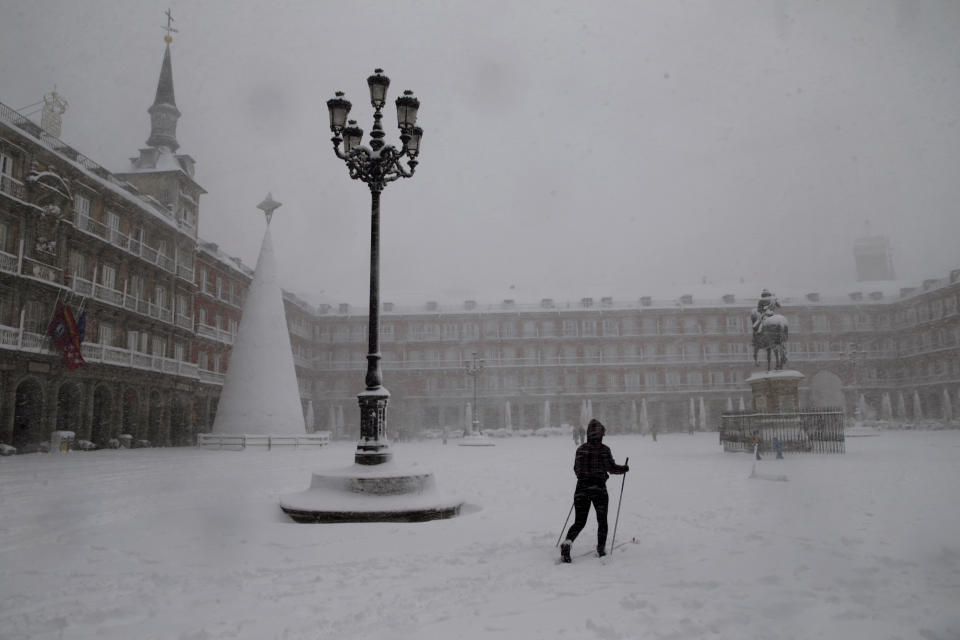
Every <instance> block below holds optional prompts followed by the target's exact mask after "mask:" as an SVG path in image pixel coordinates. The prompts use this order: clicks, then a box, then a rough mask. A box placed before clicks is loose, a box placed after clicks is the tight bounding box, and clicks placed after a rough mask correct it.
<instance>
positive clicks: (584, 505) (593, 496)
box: [567, 480, 610, 547]
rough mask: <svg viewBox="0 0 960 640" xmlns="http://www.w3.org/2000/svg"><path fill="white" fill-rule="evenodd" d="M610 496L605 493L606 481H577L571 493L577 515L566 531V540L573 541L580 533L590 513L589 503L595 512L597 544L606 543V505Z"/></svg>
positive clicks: (600, 545) (602, 544)
mask: <svg viewBox="0 0 960 640" xmlns="http://www.w3.org/2000/svg"><path fill="white" fill-rule="evenodd" d="M609 503H610V497H609V496H608V495H607V485H606V482H602V481H593V482H590V481H583V480H581V481H579V482H577V489H576V491H574V493H573V510H574V511H575V512H576V514H577V517H576V520H574V522H573V524H572V525H570V530H569V531H567V540H569V541H570V542H573V541H574V540H576V539H577V536H578V535H580V531H581V530H583V528H584V527H585V526H586V525H587V516H589V515H590V505H591V504H592V505H593V509H594V511H596V512H597V546H598V547H602V546H604V545H605V544H606V543H607V505H608V504H609Z"/></svg>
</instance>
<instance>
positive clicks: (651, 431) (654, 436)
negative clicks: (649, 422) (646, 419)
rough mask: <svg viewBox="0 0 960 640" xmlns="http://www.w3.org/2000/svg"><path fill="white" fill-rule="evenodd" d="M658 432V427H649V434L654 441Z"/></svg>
mask: <svg viewBox="0 0 960 640" xmlns="http://www.w3.org/2000/svg"><path fill="white" fill-rule="evenodd" d="M658 433H660V429H657V428H656V427H651V428H650V435H651V436H653V441H654V442H656V441H657V434H658Z"/></svg>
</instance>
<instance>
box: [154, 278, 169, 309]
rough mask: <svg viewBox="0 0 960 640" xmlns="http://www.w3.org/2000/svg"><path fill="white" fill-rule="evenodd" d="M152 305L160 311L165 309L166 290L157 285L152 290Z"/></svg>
mask: <svg viewBox="0 0 960 640" xmlns="http://www.w3.org/2000/svg"><path fill="white" fill-rule="evenodd" d="M153 303H154V304H155V305H157V306H158V307H160V308H161V309H166V308H167V289H166V288H165V287H164V286H163V285H160V284H158V285H157V286H155V287H154V289H153Z"/></svg>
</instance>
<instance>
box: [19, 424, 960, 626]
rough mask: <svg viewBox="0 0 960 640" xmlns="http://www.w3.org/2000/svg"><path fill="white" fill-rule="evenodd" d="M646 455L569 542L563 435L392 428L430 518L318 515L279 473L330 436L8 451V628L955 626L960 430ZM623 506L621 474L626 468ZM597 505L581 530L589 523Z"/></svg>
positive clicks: (568, 459) (330, 455)
mask: <svg viewBox="0 0 960 640" xmlns="http://www.w3.org/2000/svg"><path fill="white" fill-rule="evenodd" d="M605 442H607V443H608V444H609V445H610V446H611V448H612V449H613V452H614V456H615V457H616V459H617V461H618V462H622V461H623V459H624V458H625V457H626V456H630V467H631V469H632V471H631V472H630V473H629V475H628V476H627V479H626V485H625V487H626V488H625V491H624V493H623V506H622V511H621V514H620V524H619V529H618V531H617V534H616V535H617V540H618V541H627V540H633V539H635V540H636V544H627V545H625V546H624V547H622V549H621V550H619V551H617V552H616V553H614V554H613V555H612V556H609V557H608V558H606V559H603V560H601V559H597V558H594V557H583V558H580V559H577V560H575V562H574V563H573V564H572V565H559V564H557V563H556V562H555V559H556V558H557V555H558V554H557V551H556V549H555V548H554V544H555V543H556V541H557V537H558V535H559V533H560V528H561V525H562V524H563V520H564V517H565V516H566V515H567V512H568V510H569V507H570V504H571V498H572V493H573V486H574V477H573V473H572V470H571V467H572V463H573V450H574V445H573V443H572V442H571V441H569V440H567V439H566V438H559V437H551V438H517V439H513V440H497V442H496V446H495V447H481V448H475V447H457V446H453V444H452V443H451V444H449V445H446V446H444V445H443V444H441V442H440V441H427V442H419V443H400V444H397V445H394V451H395V454H396V456H397V457H398V458H399V459H401V460H402V461H404V462H414V461H420V462H422V463H425V464H428V465H429V466H430V467H431V468H433V470H434V472H435V473H436V476H437V481H438V483H439V484H440V485H441V486H442V487H443V488H444V489H447V490H452V491H455V492H459V493H460V494H461V495H463V496H464V498H465V499H466V501H467V504H468V506H467V508H466V509H465V511H466V512H467V513H465V514H464V515H463V516H461V517H459V518H455V519H451V520H444V521H435V522H429V523H420V524H391V523H388V524H342V525H317V524H314V525H304V524H296V523H294V522H292V521H290V520H288V519H287V518H286V516H284V514H283V513H282V512H281V511H280V509H279V507H278V496H279V495H281V494H285V493H290V492H295V491H300V490H302V489H304V488H306V486H307V484H308V483H309V481H310V474H311V472H312V471H314V470H315V469H318V468H322V467H342V466H344V465H345V464H349V463H350V461H351V459H352V453H353V444H352V443H345V442H342V443H334V444H333V445H331V446H330V447H329V448H327V449H324V450H322V451H270V452H267V451H248V452H232V451H204V450H198V449H137V450H121V451H97V452H91V453H81V452H73V453H68V454H59V455H43V454H36V455H27V456H18V457H12V458H3V459H0V637H2V638H4V639H6V640H14V639H21V638H23V639H26V638H30V639H31V640H38V639H43V638H69V639H72V640H82V639H86V638H91V639H93V638H96V639H97V640H109V639H122V640H129V639H132V638H137V639H139V640H144V639H149V638H156V639H163V640H170V639H173V640H206V639H212V638H242V639H246V638H250V639H256V640H261V639H272V638H288V639H300V638H309V639H330V640H349V639H354V638H356V639H360V638H362V639H364V640H377V639H382V640H402V639H407V638H409V639H416V640H424V639H432V638H443V639H456V638H463V639H471V640H472V639H480V638H483V639H488V638H518V639H520V638H523V639H533V638H551V639H554V638H578V639H580V638H588V639H589V638H599V639H603V640H613V639H616V638H658V639H662V638H677V639H695V638H731V639H736V640H748V639H755V638H756V639H759V638H763V639H768V638H828V639H829V638H842V639H844V640H858V639H863V640H878V639H883V638H903V639H908V638H909V639H911V640H912V639H916V638H922V639H924V640H947V639H955V638H958V637H960V614H958V613H956V605H957V603H958V602H960V509H958V504H960V502H958V499H957V490H958V488H960V431H955V430H951V431H939V432H936V431H910V432H907V431H882V432H879V433H878V434H877V435H876V436H875V437H855V438H849V439H848V440H847V453H846V454H845V455H825V456H795V457H789V458H787V459H785V460H781V461H776V460H767V459H764V460H763V461H762V462H760V463H759V467H758V471H761V472H769V473H771V474H786V475H787V476H788V477H789V481H788V482H771V481H766V480H758V479H748V477H747V476H748V475H749V473H750V470H751V466H752V464H753V461H752V460H751V459H750V457H749V456H747V455H744V454H730V453H728V454H724V453H722V452H721V450H720V447H719V446H718V444H717V436H716V434H696V435H692V436H691V435H687V434H682V435H681V434H665V435H663V436H661V437H660V439H659V441H658V442H656V443H654V442H653V441H652V440H650V439H649V438H642V437H639V436H612V437H608V438H606V439H605ZM608 487H609V489H610V496H611V505H612V506H611V518H610V520H611V522H610V524H611V529H612V527H613V520H614V517H615V513H616V503H617V498H618V496H619V494H620V487H621V477H619V476H615V477H613V478H611V480H610V482H609V483H608ZM595 532H596V527H595V524H594V520H593V516H592V514H591V519H590V521H589V523H588V525H587V528H586V529H585V530H584V533H583V534H582V535H581V537H580V539H579V540H578V541H577V544H576V545H575V546H574V552H575V553H577V552H582V551H586V550H587V549H589V548H590V546H592V545H593V544H594V536H595Z"/></svg>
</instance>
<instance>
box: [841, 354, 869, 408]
mask: <svg viewBox="0 0 960 640" xmlns="http://www.w3.org/2000/svg"><path fill="white" fill-rule="evenodd" d="M845 355H846V357H847V361H848V362H849V363H850V384H851V385H852V386H853V418H854V420H855V421H860V420H863V419H864V418H866V416H864V415H861V413H862V410H861V406H860V404H861V403H860V367H861V364H862V361H863V356H864V355H865V354H864V353H863V352H862V351H860V345H859V344H858V343H856V342H851V343H850V344H848V345H847V351H846V354H845Z"/></svg>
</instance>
